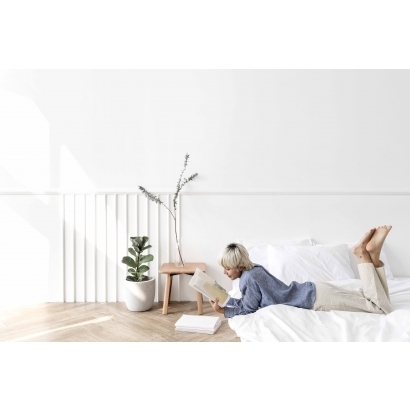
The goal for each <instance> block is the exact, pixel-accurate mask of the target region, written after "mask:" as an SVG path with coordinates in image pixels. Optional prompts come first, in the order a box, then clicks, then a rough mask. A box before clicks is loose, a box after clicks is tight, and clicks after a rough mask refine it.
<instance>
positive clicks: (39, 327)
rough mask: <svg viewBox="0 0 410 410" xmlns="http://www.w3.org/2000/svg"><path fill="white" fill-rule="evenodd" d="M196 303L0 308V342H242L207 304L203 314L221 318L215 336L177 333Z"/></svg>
mask: <svg viewBox="0 0 410 410" xmlns="http://www.w3.org/2000/svg"><path fill="white" fill-rule="evenodd" d="M197 313H198V312H197V305H196V302H170V304H169V308H168V314H167V315H163V314H162V302H157V303H154V305H153V307H152V309H151V310H149V311H146V312H131V311H129V310H128V309H127V307H126V306H125V303H120V302H117V303H90V302H87V303H79V302H76V303H42V304H39V305H33V306H27V307H22V308H15V309H9V310H2V311H0V341H3V342H4V341H13V342H17V341H27V342H240V339H239V338H238V337H237V336H236V333H235V332H234V331H233V330H232V329H231V328H230V327H229V325H228V320H227V319H225V318H223V316H222V315H220V314H218V313H215V312H214V311H213V310H212V308H211V306H210V305H209V303H207V302H204V315H207V316H220V317H221V319H222V325H221V327H220V328H219V329H218V330H217V331H216V332H215V334H213V335H208V334H203V333H191V332H179V331H176V330H175V322H176V321H177V320H178V319H179V318H180V317H181V315H182V314H191V315H195V314H197Z"/></svg>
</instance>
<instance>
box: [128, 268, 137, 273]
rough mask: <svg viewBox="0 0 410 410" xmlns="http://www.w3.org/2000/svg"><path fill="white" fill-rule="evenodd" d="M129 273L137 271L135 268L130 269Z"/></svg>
mask: <svg viewBox="0 0 410 410" xmlns="http://www.w3.org/2000/svg"><path fill="white" fill-rule="evenodd" d="M128 272H129V273H135V272H136V270H135V269H134V268H129V269H128Z"/></svg>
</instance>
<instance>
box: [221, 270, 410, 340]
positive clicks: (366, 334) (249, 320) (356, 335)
mask: <svg viewBox="0 0 410 410" xmlns="http://www.w3.org/2000/svg"><path fill="white" fill-rule="evenodd" d="M331 283H334V284H336V285H338V286H343V287H345V288H348V289H359V288H360V286H361V281H360V280H358V279H348V280H344V281H333V282H331ZM388 285H389V290H390V300H391V303H392V309H393V311H392V312H391V313H390V314H388V315H378V314H372V313H361V312H342V311H331V312H315V311H313V310H307V309H300V308H295V307H292V306H285V305H274V306H268V307H265V308H262V309H259V310H258V311H257V312H255V313H252V314H249V315H239V316H235V317H233V318H231V319H229V320H228V323H229V326H230V327H231V328H232V329H233V330H234V331H235V332H236V334H237V335H238V337H240V339H241V341H242V342H409V341H410V278H406V279H403V278H400V279H399V278H396V279H392V280H389V281H388Z"/></svg>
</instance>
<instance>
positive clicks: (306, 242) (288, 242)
mask: <svg viewBox="0 0 410 410" xmlns="http://www.w3.org/2000/svg"><path fill="white" fill-rule="evenodd" d="M237 243H240V244H242V245H243V246H244V247H245V248H246V249H248V250H249V248H251V247H252V246H261V245H272V246H314V245H315V243H314V242H313V239H312V238H303V239H284V240H279V241H276V240H270V241H266V240H262V241H259V240H254V239H238V240H237Z"/></svg>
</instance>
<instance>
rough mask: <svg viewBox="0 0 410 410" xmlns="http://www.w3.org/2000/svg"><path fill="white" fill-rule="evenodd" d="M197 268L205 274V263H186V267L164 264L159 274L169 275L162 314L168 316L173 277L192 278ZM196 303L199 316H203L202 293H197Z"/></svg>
mask: <svg viewBox="0 0 410 410" xmlns="http://www.w3.org/2000/svg"><path fill="white" fill-rule="evenodd" d="M196 268H198V269H201V271H202V272H205V263H202V262H197V263H185V266H182V267H176V266H175V263H163V264H162V266H161V268H160V270H159V273H163V274H165V275H167V281H166V284H165V292H164V305H163V308H162V314H163V315H166V314H167V313H168V304H169V300H170V298H171V287H172V277H173V276H175V275H182V274H183V275H190V276H192V275H193V274H194V273H195V270H196ZM196 301H197V304H198V314H199V315H202V314H203V313H204V312H203V310H202V293H201V292H198V291H196Z"/></svg>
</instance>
